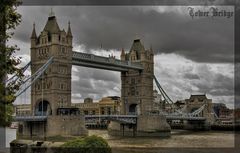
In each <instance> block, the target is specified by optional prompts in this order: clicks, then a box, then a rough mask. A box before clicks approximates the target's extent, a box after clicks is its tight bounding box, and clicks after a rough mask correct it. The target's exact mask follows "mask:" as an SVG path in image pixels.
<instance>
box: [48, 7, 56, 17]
mask: <svg viewBox="0 0 240 153" xmlns="http://www.w3.org/2000/svg"><path fill="white" fill-rule="evenodd" d="M52 16H55V13H54V12H53V9H52V8H51V12H50V13H49V17H52Z"/></svg>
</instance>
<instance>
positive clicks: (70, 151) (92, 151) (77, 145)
mask: <svg viewBox="0 0 240 153" xmlns="http://www.w3.org/2000/svg"><path fill="white" fill-rule="evenodd" d="M59 149H60V150H58V151H57V152H58V153H79V152H81V153H111V148H110V146H109V145H108V143H107V141H106V140H104V139H103V138H102V137H98V136H95V135H93V136H88V137H85V138H78V139H75V140H72V141H69V142H66V143H64V144H63V145H62V146H61V147H60V148H59Z"/></svg>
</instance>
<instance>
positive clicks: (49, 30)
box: [31, 13, 72, 115]
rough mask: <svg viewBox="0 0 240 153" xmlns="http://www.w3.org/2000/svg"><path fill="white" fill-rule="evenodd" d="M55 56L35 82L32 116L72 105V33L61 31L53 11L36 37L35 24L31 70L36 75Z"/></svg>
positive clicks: (49, 113) (46, 113)
mask: <svg viewBox="0 0 240 153" xmlns="http://www.w3.org/2000/svg"><path fill="white" fill-rule="evenodd" d="M50 57H53V58H54V59H53V63H52V64H51V65H50V66H49V67H48V69H47V71H46V72H45V73H44V75H43V76H42V78H41V79H38V81H36V83H34V84H33V85H32V89H31V105H32V113H33V115H41V114H42V113H43V115H56V111H57V108H59V107H68V106H70V105H71V69H72V33H71V28H70V23H69V24H68V30H67V32H65V30H64V29H63V30H61V29H60V28H59V26H58V23H57V19H56V17H55V16H54V14H53V13H51V14H50V16H49V17H48V20H47V23H46V25H45V27H44V29H43V31H42V32H41V33H40V34H39V36H37V34H36V31H35V25H34V26H33V31H32V35H31V62H32V63H31V72H32V74H34V73H35V72H36V71H37V70H38V69H39V68H40V67H41V66H42V65H43V64H44V63H46V62H47V60H48V59H49V58H50Z"/></svg>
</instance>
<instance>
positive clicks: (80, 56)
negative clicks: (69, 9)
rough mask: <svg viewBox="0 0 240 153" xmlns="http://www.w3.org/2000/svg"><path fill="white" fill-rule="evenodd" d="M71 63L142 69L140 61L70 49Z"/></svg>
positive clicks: (112, 68)
mask: <svg viewBox="0 0 240 153" xmlns="http://www.w3.org/2000/svg"><path fill="white" fill-rule="evenodd" d="M72 65H77V66H85V67H92V68H99V69H105V70H112V71H119V72H122V71H128V70H129V69H133V70H143V67H142V65H141V64H140V62H139V63H138V62H134V63H133V62H129V61H122V60H119V59H116V58H115V57H103V56H97V55H94V54H88V53H81V52H76V51H72Z"/></svg>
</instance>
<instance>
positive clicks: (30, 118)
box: [13, 116, 47, 122]
mask: <svg viewBox="0 0 240 153" xmlns="http://www.w3.org/2000/svg"><path fill="white" fill-rule="evenodd" d="M13 120H14V121H25V122H27V121H36V122H37V121H46V120H47V116H15V117H14V118H13Z"/></svg>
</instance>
